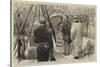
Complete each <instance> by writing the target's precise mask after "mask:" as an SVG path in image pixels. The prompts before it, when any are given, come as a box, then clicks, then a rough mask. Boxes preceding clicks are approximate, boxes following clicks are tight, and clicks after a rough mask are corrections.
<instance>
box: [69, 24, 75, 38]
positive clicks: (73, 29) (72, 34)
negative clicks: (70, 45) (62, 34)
mask: <svg viewBox="0 0 100 67" xmlns="http://www.w3.org/2000/svg"><path fill="white" fill-rule="evenodd" d="M70 37H71V39H72V40H73V39H74V38H75V24H72V27H71V35H70Z"/></svg>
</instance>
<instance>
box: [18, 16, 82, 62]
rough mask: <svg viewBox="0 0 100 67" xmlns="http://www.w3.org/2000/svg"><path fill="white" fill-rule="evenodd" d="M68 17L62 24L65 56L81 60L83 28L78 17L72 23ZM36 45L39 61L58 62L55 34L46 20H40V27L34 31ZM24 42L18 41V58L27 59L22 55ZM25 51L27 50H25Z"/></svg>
mask: <svg viewBox="0 0 100 67" xmlns="http://www.w3.org/2000/svg"><path fill="white" fill-rule="evenodd" d="M68 19H69V18H68V16H65V18H64V21H63V22H62V23H61V24H62V27H61V30H62V34H63V40H64V55H70V54H72V55H73V58H74V59H79V58H80V55H79V52H80V50H81V49H82V36H83V35H82V34H83V32H82V31H83V27H82V23H81V22H80V20H79V19H78V17H74V18H73V20H72V21H69V20H68ZM33 41H34V43H36V45H37V49H36V53H37V60H38V61H39V62H40V61H48V60H51V61H56V57H55V54H54V53H55V51H54V44H53V34H52V29H51V28H50V26H49V27H48V26H47V20H46V19H45V18H42V19H40V21H39V27H38V28H37V29H36V30H34V37H33ZM21 46H23V45H22V42H21V39H20V38H19V40H18V58H20V57H23V58H25V56H24V54H23V55H21V52H20V50H21ZM23 51H25V48H24V49H23ZM71 51H72V52H71Z"/></svg>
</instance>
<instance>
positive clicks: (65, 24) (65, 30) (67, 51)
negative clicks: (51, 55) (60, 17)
mask: <svg viewBox="0 0 100 67" xmlns="http://www.w3.org/2000/svg"><path fill="white" fill-rule="evenodd" d="M70 30H71V23H70V22H69V20H68V16H65V17H64V22H63V29H62V32H63V40H64V55H69V54H70V51H71V50H70V49H71V48H70V47H71V46H70V43H71V38H70Z"/></svg>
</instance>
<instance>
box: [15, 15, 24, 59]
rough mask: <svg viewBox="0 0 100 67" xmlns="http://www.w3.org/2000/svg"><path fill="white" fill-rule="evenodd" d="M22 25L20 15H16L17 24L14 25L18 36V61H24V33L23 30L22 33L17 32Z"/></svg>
mask: <svg viewBox="0 0 100 67" xmlns="http://www.w3.org/2000/svg"><path fill="white" fill-rule="evenodd" d="M22 24H23V21H22V15H21V14H20V13H19V14H18V22H17V23H16V26H17V27H16V28H17V31H18V32H17V35H18V36H19V38H18V47H17V48H18V58H20V59H24V58H25V55H24V52H25V41H24V34H25V31H24V29H23V30H22V31H20V32H19V30H20V28H21V26H22Z"/></svg>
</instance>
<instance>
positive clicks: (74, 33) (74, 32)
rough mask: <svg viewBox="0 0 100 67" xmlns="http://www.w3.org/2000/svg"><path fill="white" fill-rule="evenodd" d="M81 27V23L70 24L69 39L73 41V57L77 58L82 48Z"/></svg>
mask: <svg viewBox="0 0 100 67" xmlns="http://www.w3.org/2000/svg"><path fill="white" fill-rule="evenodd" d="M82 31H83V25H82V23H80V22H79V23H75V22H73V24H72V29H71V39H72V41H73V52H72V54H73V56H79V51H80V50H81V48H82V33H83V32H82Z"/></svg>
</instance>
